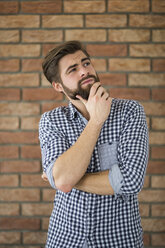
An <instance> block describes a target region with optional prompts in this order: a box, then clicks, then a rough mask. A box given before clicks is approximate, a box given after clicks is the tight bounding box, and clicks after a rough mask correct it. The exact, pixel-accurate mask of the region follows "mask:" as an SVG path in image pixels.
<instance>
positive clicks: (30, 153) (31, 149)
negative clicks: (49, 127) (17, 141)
mask: <svg viewBox="0 0 165 248" xmlns="http://www.w3.org/2000/svg"><path fill="white" fill-rule="evenodd" d="M21 157H22V158H29V159H32V158H35V159H36V158H39V159H40V158H41V150H40V147H39V146H22V148H21Z"/></svg>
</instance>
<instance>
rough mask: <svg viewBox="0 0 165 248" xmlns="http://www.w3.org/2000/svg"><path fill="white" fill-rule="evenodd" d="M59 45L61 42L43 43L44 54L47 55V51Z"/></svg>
mask: <svg viewBox="0 0 165 248" xmlns="http://www.w3.org/2000/svg"><path fill="white" fill-rule="evenodd" d="M58 45H60V43H56V44H46V43H44V44H42V55H43V56H46V55H47V53H48V52H49V51H50V50H52V49H54V48H55V47H57V46H58Z"/></svg>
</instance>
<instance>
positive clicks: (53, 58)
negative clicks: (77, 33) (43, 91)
mask: <svg viewBox="0 0 165 248" xmlns="http://www.w3.org/2000/svg"><path fill="white" fill-rule="evenodd" d="M78 50H81V51H82V52H83V53H84V54H85V55H86V56H87V57H88V58H90V56H89V54H88V53H87V51H86V50H85V48H84V47H83V46H82V44H81V43H80V42H79V41H68V42H65V43H63V44H61V45H59V46H57V47H55V48H54V49H53V50H51V51H50V52H49V53H48V54H47V55H46V57H45V59H44V61H43V63H42V68H43V72H44V75H45V77H46V78H47V80H48V81H49V82H50V83H52V82H53V81H55V82H60V83H61V77H60V75H59V68H58V64H59V61H60V59H61V58H62V57H64V56H65V55H67V54H72V53H75V52H76V51H78Z"/></svg>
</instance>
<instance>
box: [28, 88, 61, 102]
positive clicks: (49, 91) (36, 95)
mask: <svg viewBox="0 0 165 248" xmlns="http://www.w3.org/2000/svg"><path fill="white" fill-rule="evenodd" d="M62 99H63V95H62V94H58V92H56V91H55V90H54V89H53V88H39V89H38V88H37V89H23V100H25V101H41V100H42V101H44V100H62Z"/></svg>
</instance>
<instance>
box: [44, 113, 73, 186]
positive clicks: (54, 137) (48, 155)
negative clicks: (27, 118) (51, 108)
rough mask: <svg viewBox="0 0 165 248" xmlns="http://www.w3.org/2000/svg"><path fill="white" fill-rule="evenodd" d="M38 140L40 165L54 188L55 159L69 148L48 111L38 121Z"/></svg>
mask: <svg viewBox="0 0 165 248" xmlns="http://www.w3.org/2000/svg"><path fill="white" fill-rule="evenodd" d="M39 140H40V147H41V154H42V167H43V171H44V172H45V173H46V175H47V177H48V180H49V183H50V185H51V186H52V187H53V188H55V189H56V186H55V182H54V179H53V174H52V170H53V166H54V163H55V161H56V159H57V158H58V157H59V156H60V155H61V154H62V153H64V152H65V151H66V150H67V149H68V148H69V143H68V142H67V140H66V139H65V137H64V135H63V134H62V133H61V132H60V131H59V130H57V128H56V126H55V125H52V123H51V121H50V119H49V115H48V112H47V113H44V114H43V115H42V117H41V120H40V123H39Z"/></svg>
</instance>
